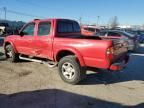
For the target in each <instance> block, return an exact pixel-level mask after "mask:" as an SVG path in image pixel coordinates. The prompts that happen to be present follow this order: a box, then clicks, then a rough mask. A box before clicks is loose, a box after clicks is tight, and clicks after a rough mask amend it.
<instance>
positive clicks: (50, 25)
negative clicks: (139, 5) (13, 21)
mask: <svg viewBox="0 0 144 108" xmlns="http://www.w3.org/2000/svg"><path fill="white" fill-rule="evenodd" d="M4 50H5V55H6V57H7V59H9V60H10V61H12V62H16V61H18V60H19V59H26V58H27V60H32V61H38V60H41V61H43V62H44V63H45V64H49V65H50V64H51V65H55V66H58V70H59V75H60V77H61V78H62V80H64V81H65V82H67V83H70V84H77V83H78V82H80V81H81V80H83V79H84V78H85V77H86V70H87V68H91V67H92V68H100V69H106V70H112V71H117V70H121V69H123V67H124V66H125V65H126V64H127V62H128V58H129V57H128V55H127V47H126V45H125V43H123V42H120V41H118V40H117V41H116V40H115V41H112V40H102V39H101V38H99V37H95V36H83V35H82V34H81V29H80V26H79V24H78V23H77V22H76V21H74V20H69V19H43V20H41V19H36V20H33V21H31V22H29V23H27V24H26V25H24V27H23V28H22V29H21V30H20V31H19V33H17V34H15V35H10V36H7V37H6V38H5V41H4Z"/></svg>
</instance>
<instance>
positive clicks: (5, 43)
mask: <svg viewBox="0 0 144 108" xmlns="http://www.w3.org/2000/svg"><path fill="white" fill-rule="evenodd" d="M7 43H9V44H10V45H12V47H13V50H14V52H15V53H18V51H17V50H16V47H15V45H14V44H13V42H10V41H5V42H4V45H3V46H4V49H5V47H6V45H7Z"/></svg>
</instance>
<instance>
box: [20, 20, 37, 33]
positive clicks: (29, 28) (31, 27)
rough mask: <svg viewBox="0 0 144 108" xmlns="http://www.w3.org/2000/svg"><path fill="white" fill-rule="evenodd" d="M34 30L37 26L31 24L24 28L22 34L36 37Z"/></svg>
mask: <svg viewBox="0 0 144 108" xmlns="http://www.w3.org/2000/svg"><path fill="white" fill-rule="evenodd" d="M34 28H35V24H34V23H30V24H28V25H27V26H26V27H24V29H23V30H22V32H23V34H24V35H28V36H33V35H34Z"/></svg>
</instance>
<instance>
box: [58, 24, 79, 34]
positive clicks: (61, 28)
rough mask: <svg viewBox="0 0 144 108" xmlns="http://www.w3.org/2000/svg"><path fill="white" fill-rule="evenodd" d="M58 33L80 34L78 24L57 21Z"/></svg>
mask: <svg viewBox="0 0 144 108" xmlns="http://www.w3.org/2000/svg"><path fill="white" fill-rule="evenodd" d="M57 32H58V33H80V27H79V24H78V23H77V22H75V21H58V26H57Z"/></svg>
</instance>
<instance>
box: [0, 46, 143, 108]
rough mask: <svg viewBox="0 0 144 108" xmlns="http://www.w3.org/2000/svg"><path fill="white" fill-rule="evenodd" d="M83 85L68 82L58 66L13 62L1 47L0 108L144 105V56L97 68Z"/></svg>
mask: <svg viewBox="0 0 144 108" xmlns="http://www.w3.org/2000/svg"><path fill="white" fill-rule="evenodd" d="M97 72H99V73H97V74H96V73H95V72H93V71H89V72H88V77H87V79H86V80H85V81H83V82H82V83H81V84H79V85H69V84H66V83H64V82H63V81H62V80H61V79H60V77H59V75H58V73H57V68H48V67H47V66H46V65H42V64H38V63H33V62H24V61H23V62H19V63H10V62H8V61H6V60H5V57H4V56H3V50H2V48H0V108H121V107H132V108H135V107H136V108H144V55H143V54H140V55H139V54H133V55H131V59H130V62H129V64H128V66H127V68H126V69H125V70H123V71H121V72H115V73H109V72H105V71H101V70H97Z"/></svg>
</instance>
